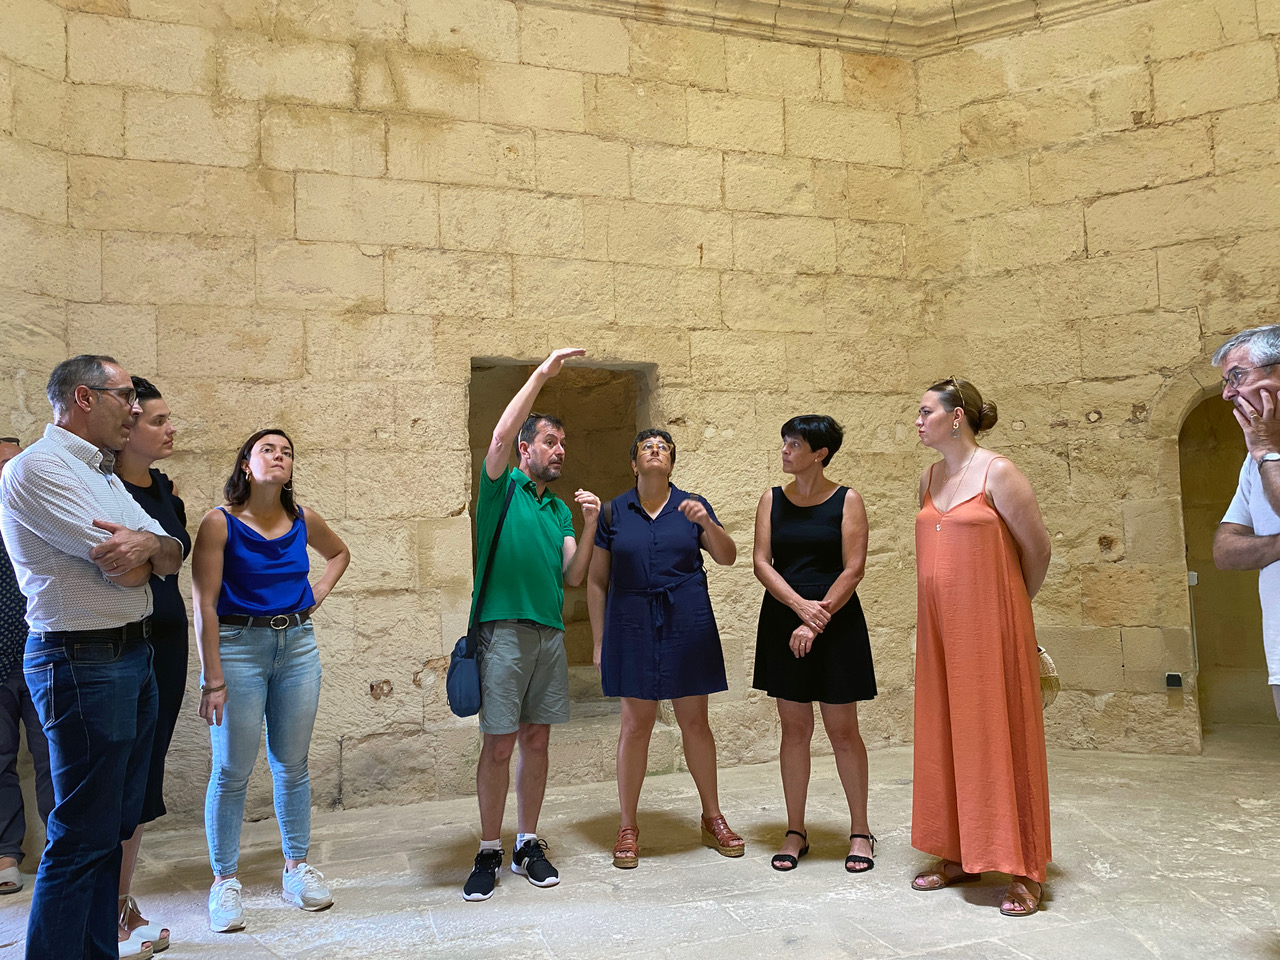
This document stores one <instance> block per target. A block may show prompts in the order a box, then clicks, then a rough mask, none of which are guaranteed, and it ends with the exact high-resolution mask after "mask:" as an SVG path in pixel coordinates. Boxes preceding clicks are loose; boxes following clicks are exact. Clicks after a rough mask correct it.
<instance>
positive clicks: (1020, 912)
mask: <svg viewBox="0 0 1280 960" xmlns="http://www.w3.org/2000/svg"><path fill="white" fill-rule="evenodd" d="M1028 883H1034V884H1035V885H1036V893H1035V896H1032V895H1031V888H1030V887H1028V886H1027V884H1028ZM1015 887H1017V888H1019V889H1020V890H1021V891H1022V892H1021V893H1018V892H1016V891H1015V890H1014V888H1015ZM1043 896H1044V885H1043V884H1040V883H1037V882H1036V881H1035V880H1032V879H1031V878H1030V877H1028V878H1026V879H1025V880H1018V879H1014V880H1010V881H1009V889H1008V890H1007V891H1006V892H1005V895H1004V900H1003V901H1001V903H1000V912H1001V913H1003V914H1004V915H1005V916H1006V917H1029V916H1031V915H1032V914H1033V913H1035V912H1036V911H1037V910H1039V909H1040V900H1041V898H1042V897H1043ZM1010 908H1012V909H1010Z"/></svg>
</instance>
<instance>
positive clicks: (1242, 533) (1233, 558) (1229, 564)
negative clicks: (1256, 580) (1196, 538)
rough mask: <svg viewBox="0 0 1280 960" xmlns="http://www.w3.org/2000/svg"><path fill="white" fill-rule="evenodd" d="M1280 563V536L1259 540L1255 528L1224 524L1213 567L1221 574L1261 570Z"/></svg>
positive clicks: (1216, 542)
mask: <svg viewBox="0 0 1280 960" xmlns="http://www.w3.org/2000/svg"><path fill="white" fill-rule="evenodd" d="M1277 560H1280V534H1271V535H1270V536H1259V535H1258V534H1256V533H1254V532H1253V527H1246V526H1244V525H1243V524H1240V523H1220V524H1218V529H1217V531H1216V532H1215V533H1214V535H1213V563H1214V566H1216V567H1217V568H1218V569H1219V570H1261V569H1262V568H1263V567H1266V566H1269V565H1271V564H1273V563H1275V562H1276V561H1277Z"/></svg>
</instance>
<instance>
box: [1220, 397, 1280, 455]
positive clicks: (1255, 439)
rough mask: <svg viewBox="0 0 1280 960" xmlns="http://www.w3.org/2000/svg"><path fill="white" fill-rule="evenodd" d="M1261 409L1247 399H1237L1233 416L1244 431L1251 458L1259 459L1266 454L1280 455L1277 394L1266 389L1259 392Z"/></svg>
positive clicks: (1279, 416)
mask: <svg viewBox="0 0 1280 960" xmlns="http://www.w3.org/2000/svg"><path fill="white" fill-rule="evenodd" d="M1258 402H1259V403H1260V405H1261V406H1260V407H1255V406H1254V405H1253V404H1252V403H1250V402H1249V401H1248V400H1247V399H1246V398H1245V397H1243V396H1238V397H1236V402H1235V404H1234V406H1233V408H1232V411H1231V412H1232V414H1233V415H1234V416H1235V418H1236V422H1237V423H1239V424H1240V429H1241V430H1242V431H1244V442H1245V446H1246V447H1248V449H1249V456H1251V457H1253V459H1254V460H1257V459H1259V458H1260V457H1261V456H1262V455H1263V454H1264V453H1280V409H1277V403H1276V394H1275V391H1273V390H1268V389H1266V388H1265V387H1264V388H1262V389H1261V390H1259V391H1258Z"/></svg>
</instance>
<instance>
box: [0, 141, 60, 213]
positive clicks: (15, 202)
mask: <svg viewBox="0 0 1280 960" xmlns="http://www.w3.org/2000/svg"><path fill="white" fill-rule="evenodd" d="M0 208H3V209H5V210H12V211H13V212H14V213H24V214H26V215H27V216H29V217H35V218H36V219H38V220H44V221H47V222H49V223H58V224H63V225H65V224H66V222H67V159H66V157H65V156H63V155H62V154H61V153H57V152H55V151H53V150H48V149H46V148H44V147H39V146H35V145H34V144H30V143H24V142H23V141H21V140H14V139H12V138H10V137H0Z"/></svg>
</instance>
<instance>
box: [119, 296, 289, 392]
mask: <svg viewBox="0 0 1280 960" xmlns="http://www.w3.org/2000/svg"><path fill="white" fill-rule="evenodd" d="M154 323H155V330H156V344H157V348H156V356H157V362H156V373H157V374H158V375H159V376H160V377H161V378H165V377H170V376H172V377H182V376H190V375H192V374H199V373H201V372H203V371H210V370H216V371H218V375H219V376H221V377H229V378H242V379H245V380H267V379H270V380H297V379H298V378H299V377H301V376H302V373H303V360H304V358H305V356H306V350H307V347H306V336H305V331H304V328H303V318H302V313H301V312H298V311H288V310H256V309H250V310H241V309H229V308H210V307H176V306H163V307H160V308H159V310H158V313H157V315H156V319H155V321H154ZM131 372H132V371H131Z"/></svg>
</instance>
